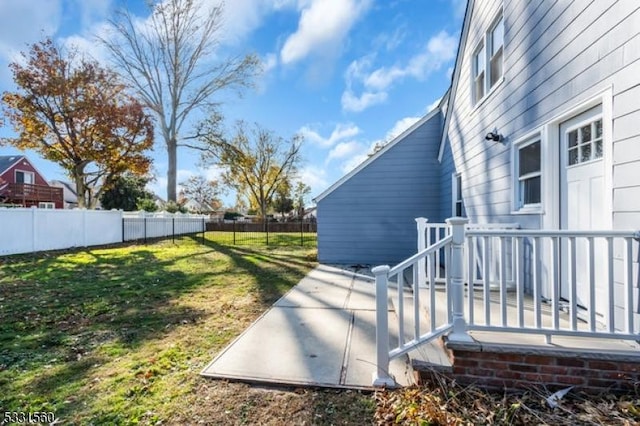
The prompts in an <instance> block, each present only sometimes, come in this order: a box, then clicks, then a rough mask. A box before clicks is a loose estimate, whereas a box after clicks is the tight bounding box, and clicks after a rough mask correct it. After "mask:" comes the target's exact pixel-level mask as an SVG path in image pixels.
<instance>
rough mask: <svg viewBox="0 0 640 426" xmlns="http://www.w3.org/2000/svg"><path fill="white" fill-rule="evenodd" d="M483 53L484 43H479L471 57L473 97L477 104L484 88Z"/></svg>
mask: <svg viewBox="0 0 640 426" xmlns="http://www.w3.org/2000/svg"><path fill="white" fill-rule="evenodd" d="M484 60H485V53H484V43H480V46H478V48H477V49H476V53H475V54H474V55H473V96H474V98H473V99H474V102H478V101H479V100H480V99H482V98H483V97H484V86H485V81H484V80H485V79H484V76H485V66H484Z"/></svg>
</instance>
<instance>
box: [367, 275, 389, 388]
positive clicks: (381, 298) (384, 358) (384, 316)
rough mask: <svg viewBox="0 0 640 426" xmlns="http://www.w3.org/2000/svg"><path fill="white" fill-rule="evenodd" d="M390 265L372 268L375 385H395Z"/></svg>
mask: <svg viewBox="0 0 640 426" xmlns="http://www.w3.org/2000/svg"><path fill="white" fill-rule="evenodd" d="M390 269H391V268H389V266H388V265H382V266H376V267H375V268H373V269H372V270H371V272H373V275H375V277H376V371H375V372H374V373H373V386H376V387H393V386H395V380H393V378H392V377H391V376H390V375H389V309H388V306H389V301H388V297H389V296H388V288H389V287H388V284H389V283H388V281H389V270H390Z"/></svg>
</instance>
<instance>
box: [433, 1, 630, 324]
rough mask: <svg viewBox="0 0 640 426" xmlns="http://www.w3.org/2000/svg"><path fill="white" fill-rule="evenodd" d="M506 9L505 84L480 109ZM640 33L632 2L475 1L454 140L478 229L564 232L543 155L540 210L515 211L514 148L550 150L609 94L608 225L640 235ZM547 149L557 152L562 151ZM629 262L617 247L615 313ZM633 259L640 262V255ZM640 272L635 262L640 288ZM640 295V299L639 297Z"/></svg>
mask: <svg viewBox="0 0 640 426" xmlns="http://www.w3.org/2000/svg"><path fill="white" fill-rule="evenodd" d="M501 9H502V10H503V16H504V62H503V70H504V73H503V80H502V81H501V82H499V83H498V84H497V85H496V86H494V87H493V88H492V90H491V91H490V92H489V93H488V95H487V96H485V97H484V98H483V99H482V100H481V101H480V102H478V103H477V104H475V105H474V104H473V101H472V93H471V90H472V75H471V72H472V71H471V66H472V64H471V61H472V56H473V53H474V50H475V49H476V47H477V46H478V41H479V40H480V39H481V37H482V35H483V34H485V32H486V31H487V29H488V28H489V26H490V25H491V22H493V20H494V19H495V17H496V16H497V15H498V14H499V12H500V10H501ZM638 28H640V7H639V5H638V4H637V2H632V1H625V0H619V1H596V2H582V1H570V0H559V1H556V2H551V1H540V2H525V1H515V0H504V1H499V0H483V1H477V0H476V1H475V2H474V4H473V7H472V15H471V21H470V23H469V29H468V37H467V40H466V44H465V46H464V51H463V53H462V57H461V59H462V60H461V62H460V63H459V67H460V69H459V73H460V74H459V79H458V83H457V87H456V90H455V91H454V92H453V93H454V94H453V96H452V99H451V101H450V102H451V115H450V117H449V122H448V126H447V134H446V137H447V138H448V140H449V142H450V144H451V149H452V154H453V159H454V161H455V164H456V167H457V169H458V170H459V172H461V173H462V175H463V178H464V180H465V182H466V183H465V185H464V186H463V197H464V201H465V206H466V209H467V213H468V216H469V217H470V219H471V221H472V222H475V223H495V222H512V223H514V222H515V223H518V224H519V225H520V226H521V227H522V228H528V229H536V228H543V227H544V228H557V227H558V226H559V223H558V220H557V219H556V218H554V217H551V216H553V215H555V214H557V211H558V209H559V208H557V207H556V206H552V205H551V204H552V203H549V202H547V204H546V205H545V196H546V197H548V198H549V197H551V195H552V194H550V193H549V192H550V191H549V189H550V188H551V187H552V185H554V184H555V183H554V182H552V181H553V179H552V178H550V177H549V176H550V175H549V174H547V175H546V176H545V170H544V169H545V167H552V165H551V164H550V163H549V162H547V163H545V156H544V155H543V165H542V167H543V184H542V191H543V195H542V199H543V205H542V208H541V210H540V212H539V213H537V214H516V212H514V211H513V210H514V209H513V197H514V188H513V183H512V180H513V176H512V173H513V171H512V164H511V155H512V154H511V149H512V144H513V142H515V141H517V140H518V139H521V138H523V137H524V136H525V135H527V134H529V133H530V132H532V131H536V130H540V131H541V134H542V135H543V136H542V144H543V147H544V146H545V144H552V143H553V142H554V141H553V139H552V138H548V139H545V131H549V129H550V133H548V135H551V136H553V133H554V132H555V134H556V135H557V134H558V132H557V127H555V128H554V127H553V123H554V121H557V120H559V117H563V116H566V114H567V113H568V111H571V110H572V109H574V108H575V109H576V113H577V112H579V111H577V108H578V107H579V106H580V105H581V104H584V103H586V102H587V101H588V100H589V99H591V98H594V97H597V96H598V95H599V94H600V93H603V92H607V93H609V98H606V97H605V98H603V99H608V100H605V101H603V105H602V107H603V110H605V111H607V110H609V111H610V112H609V113H608V115H607V113H606V112H605V114H604V118H605V123H604V124H605V126H607V127H608V128H609V129H610V135H609V140H608V141H607V140H606V136H605V143H606V144H608V147H607V148H605V149H607V150H608V151H606V153H605V181H606V184H605V194H604V200H602V202H603V203H604V205H605V206H606V214H605V216H607V217H606V218H605V219H606V223H610V225H611V226H612V227H613V228H614V229H638V228H640V173H639V172H638V171H639V170H640V126H638V124H637V123H639V122H640V103H639V102H638V101H637V99H638V98H639V97H640V33H639V32H638ZM605 103H610V104H609V105H607V104H605ZM556 124H557V123H556ZM494 129H498V130H499V132H500V133H501V134H503V135H505V137H506V140H505V143H504V144H500V143H495V142H491V141H486V140H485V138H484V135H485V134H487V132H489V131H492V130H494ZM605 133H606V132H605ZM556 137H557V136H556ZM555 142H556V143H557V140H556V141H555ZM543 149H545V148H543ZM546 149H548V152H553V150H554V149H559V148H556V147H554V146H546ZM556 161H557V160H556ZM545 179H546V182H545ZM545 192H546V194H545ZM551 198H553V197H551ZM550 224H551V225H550ZM622 256H623V254H622V248H621V247H616V250H615V252H614V263H615V268H616V270H615V274H614V276H615V277H616V281H617V291H616V297H615V302H614V304H615V305H616V306H620V305H621V303H622V294H623V292H622V291H621V290H622V284H621V281H622V279H621V277H622V275H623V274H622V270H621V269H622ZM633 257H634V259H637V258H638V253H633ZM637 271H638V265H637V263H636V264H635V267H634V277H633V279H634V282H637V279H638V277H637ZM633 296H634V300H638V297H639V295H638V292H637V289H634V295H633ZM617 312H622V311H621V310H617Z"/></svg>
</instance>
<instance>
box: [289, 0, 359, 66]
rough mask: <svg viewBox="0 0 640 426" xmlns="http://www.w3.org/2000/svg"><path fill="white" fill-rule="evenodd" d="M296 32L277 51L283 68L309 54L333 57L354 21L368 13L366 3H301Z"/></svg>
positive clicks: (332, 0) (333, 0)
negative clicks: (283, 65) (284, 65)
mask: <svg viewBox="0 0 640 426" xmlns="http://www.w3.org/2000/svg"><path fill="white" fill-rule="evenodd" d="M300 4H301V5H303V6H302V12H301V14H300V21H299V22H298V29H297V30H296V32H295V33H293V34H291V35H290V36H289V37H288V38H287V40H286V41H285V43H284V45H283V46H282V50H281V51H280V57H281V59H282V62H283V63H284V64H290V63H294V62H297V61H300V60H302V59H304V58H306V57H307V56H309V55H310V54H317V55H319V56H322V57H332V56H334V55H335V54H336V53H337V52H339V51H340V49H341V47H342V44H343V40H344V39H345V37H346V36H347V35H348V33H349V31H350V30H351V28H352V27H353V25H354V23H355V22H356V21H357V19H358V18H359V17H360V16H361V15H362V14H363V13H364V12H365V11H366V10H367V9H368V7H369V4H370V1H369V0H310V1H307V2H303V3H300Z"/></svg>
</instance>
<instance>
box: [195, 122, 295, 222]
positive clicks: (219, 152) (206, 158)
mask: <svg viewBox="0 0 640 426" xmlns="http://www.w3.org/2000/svg"><path fill="white" fill-rule="evenodd" d="M199 134H200V137H199V139H200V142H201V143H202V149H203V162H204V163H205V164H211V163H213V164H216V165H218V166H220V167H222V168H223V169H224V170H225V171H224V173H223V175H222V179H223V182H224V183H225V184H226V185H227V186H229V187H231V188H233V189H235V190H236V191H237V192H238V193H241V194H245V195H246V197H247V198H248V199H249V202H250V204H251V205H256V206H257V207H258V208H259V209H260V215H261V216H262V218H266V216H267V208H268V206H269V205H270V204H271V201H272V200H273V196H274V194H275V193H276V191H277V190H278V188H279V187H281V185H282V184H283V183H284V182H287V181H290V180H291V179H292V178H293V177H294V176H295V175H296V173H297V170H298V166H299V165H300V162H301V161H302V157H301V155H300V148H301V146H302V137H301V136H299V135H295V136H293V137H292V138H291V139H290V140H285V139H283V138H282V137H279V136H277V135H275V134H274V133H273V132H271V131H269V130H266V129H264V128H262V127H261V126H259V125H258V124H255V125H254V126H252V127H248V126H247V124H246V123H245V122H243V121H239V122H238V123H237V124H236V129H235V133H234V134H233V135H232V137H231V138H227V137H224V136H220V131H219V121H218V120H217V119H216V118H215V117H214V118H213V119H212V120H209V121H205V122H203V123H202V124H201V126H200V131H199Z"/></svg>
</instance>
